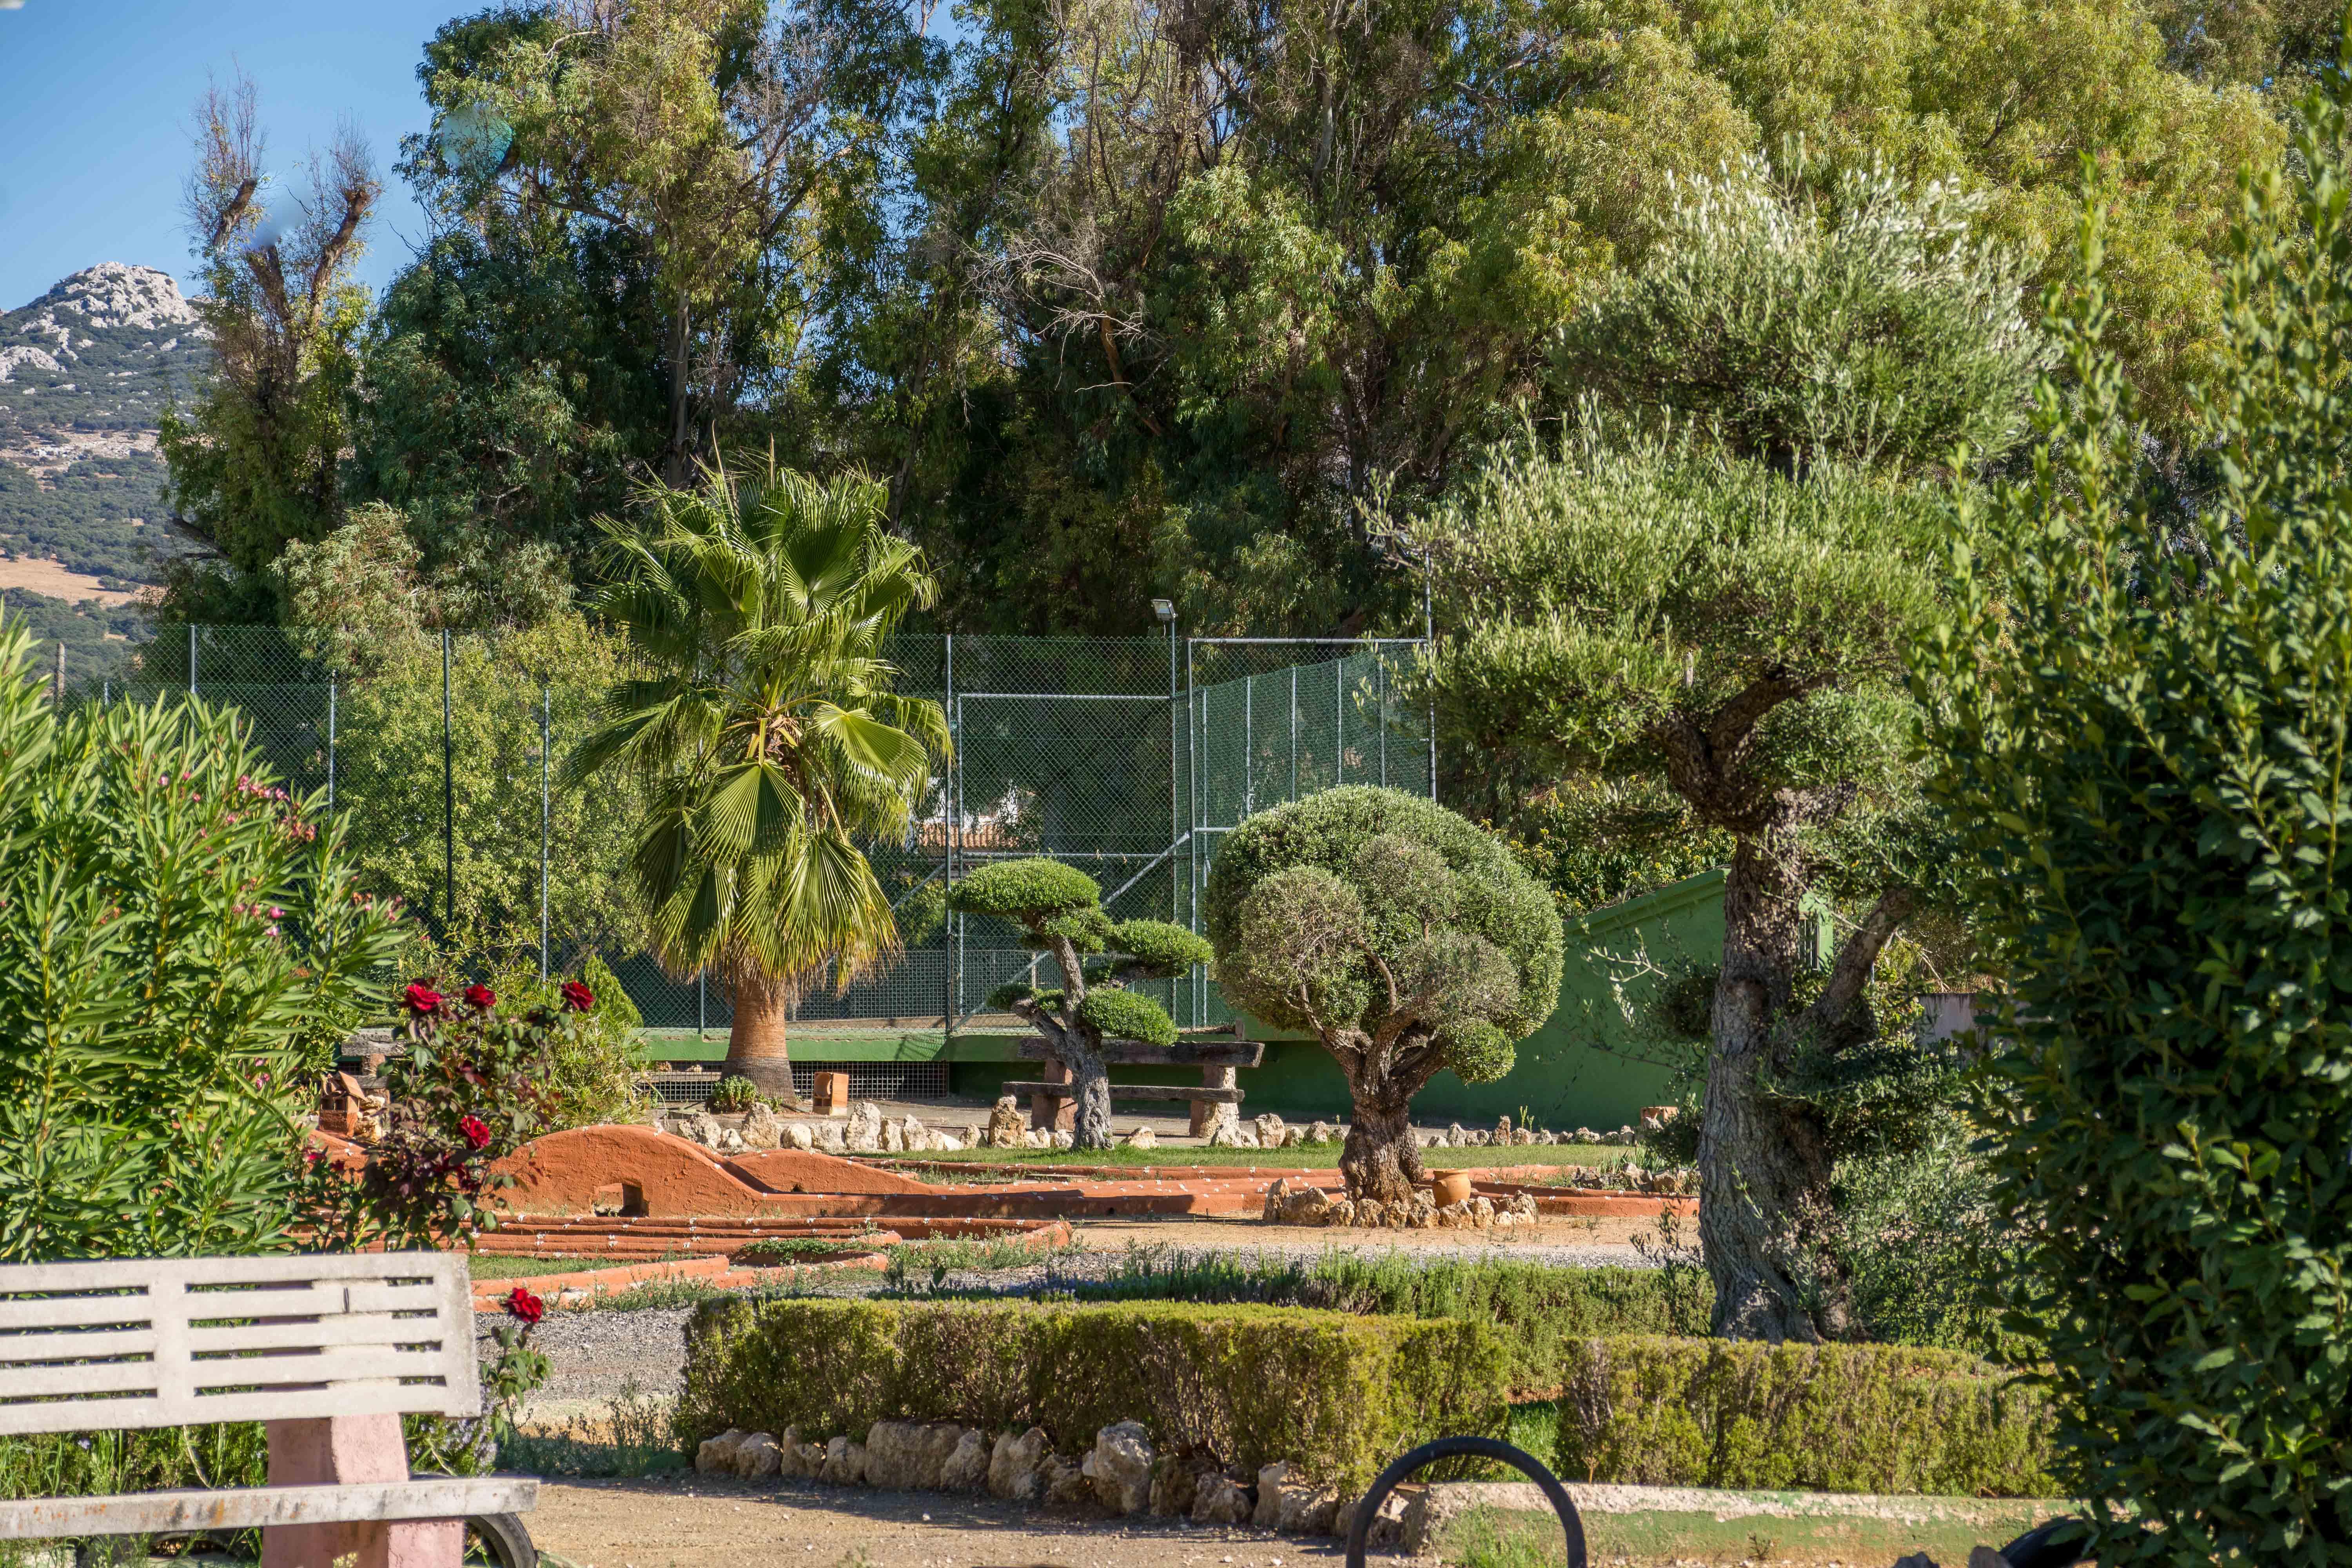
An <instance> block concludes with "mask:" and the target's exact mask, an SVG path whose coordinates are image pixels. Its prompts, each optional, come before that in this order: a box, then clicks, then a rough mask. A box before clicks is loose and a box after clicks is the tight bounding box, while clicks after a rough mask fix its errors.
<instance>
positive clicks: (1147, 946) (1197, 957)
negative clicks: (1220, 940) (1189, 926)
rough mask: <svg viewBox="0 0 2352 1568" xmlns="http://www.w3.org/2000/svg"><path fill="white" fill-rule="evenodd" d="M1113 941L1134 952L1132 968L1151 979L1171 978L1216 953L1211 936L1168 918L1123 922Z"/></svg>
mask: <svg viewBox="0 0 2352 1568" xmlns="http://www.w3.org/2000/svg"><path fill="white" fill-rule="evenodd" d="M1111 944H1112V945H1113V946H1114V947H1116V948H1118V951H1119V952H1124V953H1127V954H1129V955H1130V956H1131V957H1132V958H1133V960H1134V963H1133V966H1132V967H1133V968H1134V969H1135V970H1136V971H1137V972H1138V973H1139V975H1140V976H1141V977H1142V978H1144V979H1149V980H1171V979H1173V978H1175V977H1176V976H1177V975H1180V974H1185V973H1191V971H1192V966H1193V965H1195V964H1200V963H1208V962H1209V960H1210V959H1211V958H1212V957H1213V956H1214V954H1213V952H1212V951H1211V949H1210V947H1209V942H1208V939H1207V938H1205V937H1201V936H1195V935H1193V934H1192V932H1191V931H1186V930H1185V929H1184V928H1183V927H1182V926H1180V925H1174V924H1171V922H1169V921H1120V922H1119V923H1118V925H1117V926H1116V927H1114V928H1113V929H1112V931H1111Z"/></svg>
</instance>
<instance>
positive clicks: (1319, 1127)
mask: <svg viewBox="0 0 2352 1568" xmlns="http://www.w3.org/2000/svg"><path fill="white" fill-rule="evenodd" d="M1307 1142H1309V1143H1316V1144H1322V1143H1328V1142H1331V1124H1330V1123H1329V1122H1328V1121H1318V1122H1317V1123H1315V1125H1313V1126H1312V1127H1309V1128H1308V1129H1307Z"/></svg>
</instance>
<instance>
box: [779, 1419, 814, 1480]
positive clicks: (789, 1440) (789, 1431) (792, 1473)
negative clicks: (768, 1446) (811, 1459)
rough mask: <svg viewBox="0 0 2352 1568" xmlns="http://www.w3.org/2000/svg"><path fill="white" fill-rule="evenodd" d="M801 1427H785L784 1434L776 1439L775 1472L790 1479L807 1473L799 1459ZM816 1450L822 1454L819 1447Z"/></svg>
mask: <svg viewBox="0 0 2352 1568" xmlns="http://www.w3.org/2000/svg"><path fill="white" fill-rule="evenodd" d="M801 1448H802V1445H801V1429H800V1428H799V1427H797V1426H787V1427H785V1428H784V1435H783V1436H781V1437H779V1438H777V1439H776V1473H777V1474H778V1475H780V1476H783V1477H785V1478H787V1479H791V1478H793V1477H798V1476H805V1475H807V1474H808V1469H807V1467H806V1466H805V1465H804V1464H803V1462H802V1459H801ZM817 1452H818V1453H819V1454H823V1453H824V1449H822V1448H820V1449H818V1450H817Z"/></svg>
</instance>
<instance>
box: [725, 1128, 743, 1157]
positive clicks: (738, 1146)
mask: <svg viewBox="0 0 2352 1568" xmlns="http://www.w3.org/2000/svg"><path fill="white" fill-rule="evenodd" d="M718 1149H719V1152H720V1153H721V1154H740V1153H743V1152H745V1145H744V1142H743V1134H741V1133H740V1132H738V1131H735V1129H733V1128H732V1127H722V1128H720V1129H719V1144H718Z"/></svg>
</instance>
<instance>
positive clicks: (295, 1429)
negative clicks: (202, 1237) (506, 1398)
mask: <svg viewBox="0 0 2352 1568" xmlns="http://www.w3.org/2000/svg"><path fill="white" fill-rule="evenodd" d="M427 1412H429V1413H432V1414H435V1415H457V1416H471V1415H480V1414H481V1413H482V1395H481V1384H480V1375H479V1373H478V1371H477V1369H476V1365H475V1351H474V1309H473V1300H472V1293H471V1290H470V1289H469V1287H468V1285H467V1277H466V1259H465V1258H464V1257H463V1256H462V1255H460V1254H453V1253H437V1252H380V1253H368V1254H362V1255H359V1256H339V1257H317V1258H305V1257H297V1258H286V1257H273V1258H118V1259H114V1260H110V1261H107V1262H97V1263H30V1264H10V1265H5V1266H0V1436H15V1435H17V1434H23V1433H36V1432H98V1431H109V1430H112V1429H115V1428H118V1427H132V1426H193V1425H195V1424H198V1423H202V1422H211V1421H260V1422H262V1423H264V1424H265V1426H266V1427H267V1430H268V1442H269V1484H268V1485H267V1486H262V1487H230V1488H223V1489H216V1490H211V1491H163V1492H137V1493H129V1494H125V1495H121V1496H115V1497H59V1498H26V1499H23V1500H18V1501H13V1502H0V1540H8V1541H27V1540H46V1539H54V1538H58V1537H67V1536H83V1535H159V1534H165V1533H172V1532H181V1531H186V1532H194V1531H214V1530H218V1531H233V1530H244V1529H248V1528H252V1527H255V1526H258V1527H260V1529H261V1531H262V1537H261V1540H262V1546H261V1561H262V1564H263V1568H330V1565H331V1564H341V1563H350V1564H351V1565H352V1568H457V1564H458V1563H460V1562H461V1561H462V1560H463V1557H464V1554H465V1543H466V1521H467V1519H469V1518H476V1517H481V1516H487V1515H494V1514H508V1513H521V1512H526V1511H528V1510H530V1509H532V1508H534V1507H536V1506H537V1505H538V1501H539V1483H538V1482H537V1481H536V1480H533V1479H529V1478H527V1477H515V1476H477V1477H470V1478H454V1477H425V1478H415V1479H412V1478H411V1477H410V1475H409V1473H408V1458H407V1453H406V1450H405V1449H404V1447H402V1444H401V1436H400V1418H401V1416H402V1415H404V1414H410V1413H427Z"/></svg>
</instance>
